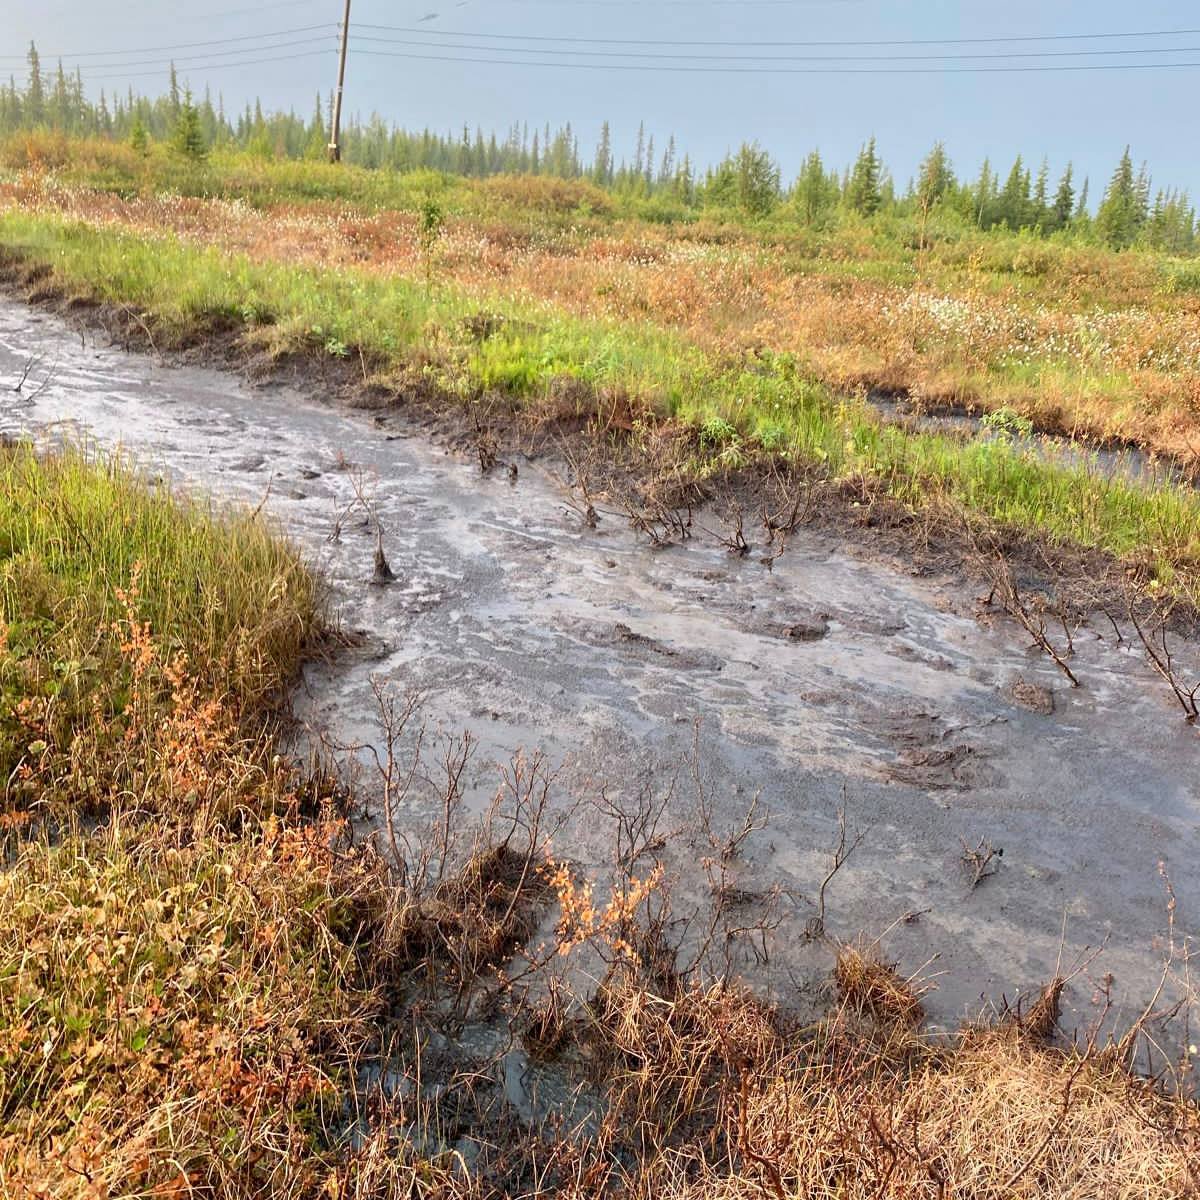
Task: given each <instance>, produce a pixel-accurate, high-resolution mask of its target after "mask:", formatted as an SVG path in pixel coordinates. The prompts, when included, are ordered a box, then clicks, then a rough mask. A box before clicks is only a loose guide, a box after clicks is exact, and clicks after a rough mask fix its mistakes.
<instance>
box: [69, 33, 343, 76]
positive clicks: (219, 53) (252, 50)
mask: <svg viewBox="0 0 1200 1200" xmlns="http://www.w3.org/2000/svg"><path fill="white" fill-rule="evenodd" d="M317 42H326V43H327V44H331V43H329V39H328V38H301V39H299V40H298V41H293V42H279V43H278V44H276V45H273V46H248V47H246V48H244V49H241V50H213V51H211V52H210V53H208V54H192V55H190V56H186V57H184V58H135V59H131V60H129V61H128V62H104V63H94V64H84V68H87V69H88V70H89V74H90V68H91V67H92V66H94V67H95V68H96V70H99V71H120V70H124V69H125V68H127V67H170V66H176V67H178V68H179V69H180V70H181V71H182V70H195V69H196V67H197V66H199V65H201V64H197V63H194V62H193V61H192V60H193V59H197V58H232V57H233V56H235V55H238V54H266V53H268V52H271V51H275V50H289V49H292V48H294V47H296V46H312V45H313V44H314V43H317ZM245 61H246V60H245V59H238V60H237V62H232V63H229V64H228V65H229V66H237V65H239V64H240V63H242V62H245ZM75 66H76V69H84V68H80V66H79V64H78V63H77V64H75ZM90 77H91V78H96V76H90Z"/></svg>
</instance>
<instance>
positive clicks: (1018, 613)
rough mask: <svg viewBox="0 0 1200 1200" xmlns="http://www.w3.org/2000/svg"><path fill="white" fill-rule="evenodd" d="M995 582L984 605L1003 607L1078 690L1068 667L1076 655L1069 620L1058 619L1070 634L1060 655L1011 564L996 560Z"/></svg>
mask: <svg viewBox="0 0 1200 1200" xmlns="http://www.w3.org/2000/svg"><path fill="white" fill-rule="evenodd" d="M990 574H991V580H992V590H991V591H990V592H989V593H988V596H987V599H986V600H985V601H984V603H985V605H987V606H989V607H990V606H991V605H993V604H997V603H998V604H999V605H1000V607H1001V608H1002V609H1003V610H1004V611H1005V612H1006V613H1008V615H1009V616H1010V617H1012V618H1013V619H1014V620H1015V621H1017V622H1018V624H1020V625H1021V627H1022V628H1023V629H1024V630H1025V631H1026V633H1028V634H1029V636H1030V637H1031V638H1033V641H1034V644H1035V645H1036V646H1037V647H1038V648H1039V649H1041V650H1042V651H1043V652H1044V653H1045V654H1046V655H1047V656H1048V657H1049V658H1050V660H1051V661H1052V662H1053V663H1054V665H1055V666H1056V667H1057V668H1058V669H1059V670H1060V671H1061V672H1062V673H1063V674H1064V675H1065V676H1066V677H1067V679H1068V680H1070V682H1071V686H1072V687H1076V688H1077V687H1079V686H1080V683H1079V680H1078V679H1077V678H1076V676H1075V673H1074V672H1073V671H1072V670H1071V668H1070V666H1069V665H1068V663H1067V658H1069V657H1070V656H1071V655H1072V654H1073V652H1074V646H1073V643H1072V641H1071V634H1070V630H1069V627H1068V626H1067V623H1066V619H1065V618H1064V617H1062V614H1061V612H1059V614H1058V615H1059V617H1060V619H1061V620H1062V622H1063V629H1064V631H1065V632H1066V633H1067V650H1066V652H1065V654H1064V653H1062V652H1060V651H1059V650H1058V649H1057V648H1056V647H1055V645H1054V643H1053V642H1051V640H1050V638H1049V635H1048V634H1047V632H1046V620H1045V615H1044V613H1043V612H1042V611H1037V610H1035V608H1033V607H1031V606H1030V605H1029V604H1028V603H1027V602H1026V600H1025V599H1024V597H1022V595H1021V593H1020V591H1019V589H1018V587H1017V583H1016V580H1015V579H1014V578H1013V573H1012V569H1011V568H1010V567H1009V564H1008V562H1007V561H1006V560H1005V559H1004V558H1003V557H1002V556H997V559H996V563H995V566H994V568H993V570H992V571H991V572H990Z"/></svg>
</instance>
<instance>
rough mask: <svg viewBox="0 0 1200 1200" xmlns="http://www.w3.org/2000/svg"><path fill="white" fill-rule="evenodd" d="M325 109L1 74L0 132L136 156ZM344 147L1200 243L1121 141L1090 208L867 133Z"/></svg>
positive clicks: (836, 210)
mask: <svg viewBox="0 0 1200 1200" xmlns="http://www.w3.org/2000/svg"><path fill="white" fill-rule="evenodd" d="M329 111H330V102H329V100H328V99H327V98H323V97H321V96H320V95H318V96H317V97H316V100H315V103H314V106H313V110H312V114H311V116H309V117H308V118H307V119H305V118H303V117H301V116H299V115H297V114H296V113H295V112H294V111H293V112H272V113H265V112H264V111H263V108H262V104H261V102H256V103H255V104H254V105H247V106H246V107H245V108H244V109H243V110H242V111H240V112H237V113H234V114H229V113H227V112H226V110H225V106H224V103H223V100H222V99H221V97H220V96H218V97H217V99H216V100H215V101H214V99H213V97H212V95H211V93H210V92H208V91H206V92H205V94H204V96H203V97H201V98H199V99H197V98H194V97H193V96H192V95H191V94H190V93H189V92H188V91H187V90H186V89H181V87H180V85H179V81H178V78H177V76H176V72H175V69H174V67H172V68H171V71H170V76H169V86H168V89H167V91H166V93H165V94H164V95H162V96H158V97H154V98H151V97H148V96H143V95H139V94H136V93H135V92H134V91H133V90H132V88H130V89H128V90H127V91H126V92H125V93H124V94H123V95H121V94H114V95H112V96H109V95H107V94H106V93H105V92H103V91H102V92H101V93H100V95H99V98H98V99H97V100H95V101H92V100H90V99H89V98H88V96H87V95H86V93H85V91H84V85H83V79H82V76H81V75H80V73H79V72H78V71H77V72H76V73H75V74H70V75H69V74H67V73H66V72H65V71H64V69H63V66H62V64H61V62H60V63H59V64H58V66H57V69H56V70H54V71H53V72H50V73H47V72H46V71H45V70H44V69H43V67H42V64H41V62H40V59H39V56H38V52H37V49H36V47H35V46H33V45H31V46H30V48H29V55H28V78H27V82H26V84H25V86H24V87H19V86H18V84H17V81H16V79H15V77H10V79H9V81H8V83H7V85H4V86H2V87H0V134H5V135H11V134H13V133H17V132H20V131H23V130H34V129H53V130H61V131H63V132H64V133H66V134H69V135H78V136H94V137H103V138H110V139H113V140H124V141H128V142H129V143H130V144H132V145H133V146H135V147H136V148H137V149H139V150H141V151H144V152H147V151H148V150H149V146H150V144H151V143H152V142H164V143H167V144H169V145H171V146H172V147H173V148H174V149H175V150H176V151H178V152H179V153H180V154H182V155H184V156H186V157H188V158H192V159H201V158H203V157H205V156H206V155H207V153H208V151H209V150H210V149H211V148H214V147H221V146H231V147H237V148H240V149H242V150H246V151H248V152H250V153H253V154H258V155H260V156H262V157H276V158H310V159H321V158H324V157H325V154H326V148H327V143H328V140H329V132H328V130H329ZM341 141H342V154H343V158H344V159H345V160H346V161H348V162H353V163H357V164H359V165H362V166H365V167H372V168H381V169H390V170H395V171H407V170H416V169H429V170H435V171H442V172H446V173H449V174H456V175H465V176H472V177H477V178H482V177H487V176H491V175H500V174H528V175H548V176H552V177H555V178H561V179H586V180H590V181H591V182H592V183H594V184H596V185H598V186H600V187H603V188H606V189H609V190H611V191H612V192H614V193H615V194H616V195H618V196H620V197H623V198H630V199H635V200H638V201H641V202H642V205H641V207H642V211H644V212H645V213H646V214H647V215H649V216H660V217H662V218H663V219H669V218H671V217H672V216H686V215H687V214H688V213H690V212H694V211H698V210H704V209H709V210H720V211H736V212H738V213H740V214H742V215H743V216H745V217H748V218H751V219H758V218H766V217H769V216H771V215H773V214H777V215H786V216H787V217H790V218H791V219H793V220H796V221H799V222H800V223H802V224H804V225H806V226H809V227H811V228H813V229H826V228H830V227H832V226H834V225H836V224H837V223H838V222H840V221H843V220H846V219H848V218H871V217H875V216H877V215H881V214H882V215H896V216H908V217H915V218H916V219H917V220H919V222H920V224H921V230H922V233H921V237H922V240H923V239H924V238H925V237H926V235H927V233H928V231H929V230H930V229H931V228H933V227H935V225H936V221H935V218H937V217H939V216H946V215H953V216H954V217H955V218H956V219H957V220H959V221H961V222H965V223H967V224H970V225H974V226H976V227H978V228H979V229H982V230H990V229H998V228H1003V229H1009V230H1029V231H1031V232H1033V233H1035V234H1040V235H1043V236H1050V235H1052V234H1056V233H1061V232H1066V231H1075V232H1080V233H1084V234H1087V235H1089V236H1094V237H1096V238H1097V239H1099V240H1100V241H1102V242H1104V243H1105V244H1107V245H1109V246H1111V247H1113V248H1114V249H1127V248H1130V247H1134V246H1142V247H1147V248H1152V249H1160V250H1165V251H1169V252H1172V253H1179V254H1183V253H1192V252H1195V251H1196V250H1197V248H1198V232H1200V231H1198V229H1197V221H1196V211H1195V208H1194V206H1193V204H1192V203H1191V200H1190V198H1189V196H1188V194H1187V192H1185V191H1179V190H1177V189H1163V188H1158V189H1156V188H1154V186H1153V184H1152V181H1151V177H1150V174H1149V171H1148V168H1147V167H1146V165H1145V164H1142V165H1140V166H1138V165H1135V162H1134V159H1133V157H1132V155H1131V152H1130V150H1129V148H1128V147H1127V148H1126V149H1125V152H1124V153H1123V154H1122V156H1121V159H1120V161H1119V163H1118V164H1117V167H1116V169H1115V170H1114V171H1113V174H1112V176H1111V177H1110V178H1109V179H1108V180H1107V182H1106V185H1105V187H1104V190H1103V191H1102V193H1100V195H1099V203H1098V204H1097V205H1096V207H1095V209H1094V210H1093V206H1092V198H1091V195H1090V192H1091V185H1090V181H1089V180H1088V179H1086V178H1084V179H1082V180H1081V179H1078V178H1077V176H1076V173H1075V170H1074V167H1073V166H1072V165H1071V164H1069V163H1068V164H1067V166H1066V167H1065V169H1063V170H1061V171H1060V172H1058V173H1056V174H1055V175H1054V176H1052V175H1051V171H1050V165H1049V163H1048V161H1047V160H1045V159H1043V160H1042V161H1041V163H1040V165H1039V166H1038V167H1037V168H1036V169H1034V168H1033V166H1032V165H1031V164H1030V162H1028V161H1027V160H1026V159H1025V158H1024V157H1022V156H1019V157H1018V158H1017V159H1016V161H1015V162H1014V163H1013V164H1012V165H1011V167H1010V168H1009V170H1008V171H1007V172H1006V173H1005V172H1003V171H997V170H996V168H995V167H994V165H993V164H992V163H991V161H990V160H988V159H985V160H984V163H983V165H982V167H981V168H980V170H979V172H978V174H977V175H976V176H975V177H974V178H971V179H963V178H960V177H959V176H958V175H957V174H956V172H955V170H954V167H953V164H952V163H951V160H950V157H949V155H948V153H947V151H946V148H945V146H944V145H943V144H942V143H940V142H939V143H937V144H936V145H935V146H934V147H933V148H932V149H931V150H930V152H929V154H928V155H927V156H926V158H925V159H924V161H923V162H922V163H921V166H920V169H919V171H918V172H917V174H916V175H915V176H914V177H913V179H911V180H910V181H909V182H908V183H907V185H905V186H904V187H903V188H900V187H898V186H897V184H896V182H895V179H894V177H893V175H892V173H891V172H890V171H889V170H888V168H887V167H886V165H885V164H884V162H883V160H882V158H881V157H880V154H879V150H878V147H877V145H876V142H875V139H874V138H871V139H870V140H869V141H867V142H866V143H865V144H864V145H863V147H862V149H861V150H860V152H859V154H858V156H857V158H856V159H855V161H854V163H853V164H851V165H850V166H849V167H848V168H846V169H844V170H841V171H839V170H837V169H835V168H831V167H830V166H828V165H827V164H826V163H825V162H824V161H823V159H822V157H821V155H820V153H819V152H818V151H815V150H814V151H813V152H812V153H811V154H809V155H808V157H807V158H806V159H805V160H804V163H803V166H802V167H801V169H800V172H799V175H798V176H797V177H796V179H794V180H793V181H791V182H790V183H785V181H784V179H783V175H782V172H781V169H780V167H779V164H778V163H777V162H776V161H775V160H774V159H773V158H772V156H771V155H770V154H769V153H768V152H767V151H766V150H764V149H763V148H762V147H761V146H759V145H758V144H757V143H755V142H748V143H745V144H743V145H742V146H740V147H739V148H738V149H737V150H736V151H734V152H732V153H730V154H729V155H727V156H726V157H725V159H724V160H723V161H721V162H719V163H717V164H715V165H713V166H710V167H708V168H706V169H704V170H702V171H701V170H698V169H697V168H696V166H695V165H694V164H693V162H692V160H691V158H690V156H689V155H687V154H686V153H681V152H680V150H679V148H678V147H677V145H676V141H675V138H674V137H673V136H671V137H668V138H667V139H666V140H665V141H664V142H661V143H659V144H657V145H656V142H655V138H654V135H653V134H652V133H648V132H647V130H646V128H645V125H644V124H643V125H642V126H640V127H639V129H638V134H637V141H636V146H635V151H634V155H633V159H632V161H629V160H625V159H622V160H620V161H619V162H618V160H617V158H616V155H615V153H614V150H613V138H612V131H611V129H610V126H609V124H608V122H605V123H604V125H603V127H602V129H601V132H600V137H599V140H598V142H597V144H596V147H595V151H594V153H593V154H591V155H590V156H588V157H585V156H584V155H583V153H582V152H581V149H580V142H579V138H578V136H577V134H576V133H575V131H574V130H573V129H572V127H571V125H570V124H569V123H568V124H565V125H563V126H560V127H559V128H556V129H551V127H550V126H549V125H545V126H543V127H542V128H534V129H532V130H531V129H530V128H529V127H528V126H527V125H513V126H511V127H509V129H507V130H506V131H505V133H504V135H503V137H499V136H497V134H495V133H491V134H489V135H485V134H484V132H483V131H482V130H481V129H475V130H474V131H472V130H471V129H469V128H467V127H464V128H463V129H462V131H461V133H457V134H443V133H438V132H434V131H431V130H429V129H425V130H422V131H420V132H414V131H411V130H407V129H404V128H402V127H400V126H397V125H395V124H393V123H389V122H387V121H385V120H384V119H383V118H382V117H380V116H379V115H377V114H376V115H373V116H371V117H370V118H369V119H368V120H365V121H364V120H359V119H357V118H351V119H349V120H348V121H347V123H346V125H345V128H344V129H343V131H342V139H341Z"/></svg>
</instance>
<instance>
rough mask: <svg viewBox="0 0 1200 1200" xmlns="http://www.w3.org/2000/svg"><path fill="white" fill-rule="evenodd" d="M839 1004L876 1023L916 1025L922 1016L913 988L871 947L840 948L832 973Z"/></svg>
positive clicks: (909, 981)
mask: <svg viewBox="0 0 1200 1200" xmlns="http://www.w3.org/2000/svg"><path fill="white" fill-rule="evenodd" d="M833 975H834V979H835V980H836V982H837V986H838V991H839V993H840V994H841V997H842V1001H843V1002H844V1003H845V1004H846V1005H847V1007H849V1008H850V1009H852V1010H854V1011H856V1012H860V1013H869V1014H870V1015H871V1016H873V1017H875V1018H876V1019H877V1020H880V1021H884V1022H895V1023H897V1024H900V1025H908V1026H916V1025H918V1024H920V1022H921V1019H922V1017H923V1016H924V1010H923V1009H922V1008H921V999H920V996H919V995H918V994H917V989H916V988H915V987H914V985H913V983H912V981H911V980H909V979H905V978H904V977H903V976H901V975H900V974H899V972H898V971H897V970H896V965H895V964H894V963H886V962H883V961H882V960H881V959H880V958H879V956H878V952H877V950H876V949H875V948H873V947H858V946H843V947H841V949H840V950H839V951H838V955H837V962H836V963H835V965H834V970H833Z"/></svg>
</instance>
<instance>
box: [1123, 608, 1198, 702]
mask: <svg viewBox="0 0 1200 1200" xmlns="http://www.w3.org/2000/svg"><path fill="white" fill-rule="evenodd" d="M1127 612H1128V616H1129V621H1130V623H1131V624H1132V625H1133V627H1134V629H1135V630H1136V631H1137V635H1138V638H1139V639H1140V640H1141V643H1142V646H1143V647H1144V648H1145V651H1146V657H1147V658H1148V659H1149V661H1150V665H1151V666H1152V667H1153V668H1154V670H1155V671H1157V672H1158V674H1159V675H1160V676H1162V678H1163V679H1164V680H1165V681H1166V684H1167V686H1168V687H1169V688H1170V689H1171V692H1172V693H1173V694H1174V696H1175V699H1176V700H1177V701H1178V702H1179V706H1180V707H1181V708H1182V709H1183V714H1184V718H1185V719H1186V720H1187V722H1188V724H1190V725H1194V724H1195V723H1196V721H1197V719H1200V680H1198V681H1197V682H1196V683H1195V684H1193V685H1191V686H1190V687H1189V686H1188V685H1187V684H1186V683H1184V682H1183V681H1181V680H1180V678H1179V674H1178V672H1177V670H1176V667H1175V659H1174V656H1173V655H1172V653H1171V646H1170V643H1169V641H1168V638H1167V624H1168V621H1169V620H1170V615H1171V614H1170V610H1162V609H1159V610H1158V611H1156V613H1155V623H1154V626H1153V627H1152V628H1151V629H1150V631H1149V632H1147V630H1146V628H1145V626H1144V625H1143V624H1142V622H1141V621H1140V620H1139V619H1138V615H1137V610H1136V607H1135V605H1134V602H1133V600H1132V599H1130V601H1129V603H1128V609H1127Z"/></svg>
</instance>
